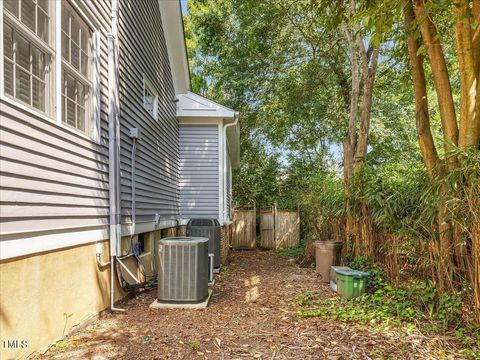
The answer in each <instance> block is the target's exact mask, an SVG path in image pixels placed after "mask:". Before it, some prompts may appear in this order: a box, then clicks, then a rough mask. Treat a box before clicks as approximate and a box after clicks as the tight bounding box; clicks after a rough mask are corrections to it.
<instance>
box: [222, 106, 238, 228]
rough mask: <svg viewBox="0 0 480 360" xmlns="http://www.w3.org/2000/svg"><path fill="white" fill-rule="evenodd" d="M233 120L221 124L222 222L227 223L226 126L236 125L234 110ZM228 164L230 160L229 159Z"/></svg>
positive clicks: (236, 115)
mask: <svg viewBox="0 0 480 360" xmlns="http://www.w3.org/2000/svg"><path fill="white" fill-rule="evenodd" d="M234 120H235V121H234V122H233V123H230V124H227V125H224V126H223V138H224V141H225V150H224V151H223V209H222V217H223V219H222V223H224V224H225V223H227V152H228V146H227V128H229V127H230V126H236V125H237V124H238V120H239V115H238V113H237V112H236V113H235V115H234ZM230 166H232V165H231V161H230Z"/></svg>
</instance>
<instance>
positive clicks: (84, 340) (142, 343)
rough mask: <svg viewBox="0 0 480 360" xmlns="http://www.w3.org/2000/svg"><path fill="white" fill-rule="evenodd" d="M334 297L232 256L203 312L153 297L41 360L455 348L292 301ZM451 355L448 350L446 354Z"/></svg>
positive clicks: (290, 272) (331, 355)
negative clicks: (311, 295) (300, 310)
mask: <svg viewBox="0 0 480 360" xmlns="http://www.w3.org/2000/svg"><path fill="white" fill-rule="evenodd" d="M307 291H314V292H316V293H320V295H321V296H325V297H330V296H332V293H331V291H330V289H329V288H328V287H327V286H326V285H323V284H322V283H321V282H320V281H319V279H318V278H317V276H316V274H315V271H314V270H313V269H311V268H302V267H299V266H298V265H297V264H296V263H295V262H294V261H293V259H291V258H286V257H281V256H279V255H277V254H275V253H274V252H268V251H234V252H232V253H231V254H230V256H229V259H228V264H227V265H226V266H225V269H224V271H223V272H222V275H221V276H219V277H218V278H217V281H216V284H215V286H214V294H213V297H212V301H211V302H210V305H209V307H208V308H206V309H201V310H185V309H170V310H165V309H162V310H159V309H150V308H149V307H148V306H149V305H150V304H151V303H152V302H153V301H154V299H155V297H156V291H155V290H154V289H153V290H148V291H145V292H143V293H141V294H138V295H137V297H136V298H134V299H131V300H129V301H128V302H127V303H126V304H124V305H123V306H124V307H125V308H126V309H127V311H126V312H125V313H114V314H110V313H109V314H106V315H104V316H102V317H101V319H100V320H98V321H97V322H96V323H94V324H93V325H91V326H90V327H88V328H86V329H85V330H84V331H83V332H81V333H79V334H76V335H75V336H73V337H70V338H69V339H67V340H65V341H64V342H62V343H61V346H59V345H57V346H54V347H52V348H51V349H50V350H49V351H48V352H47V353H46V354H45V355H43V356H42V357H41V358H43V359H97V360H99V359H331V360H335V359H437V358H442V359H445V358H452V359H453V358H458V357H455V356H454V355H449V354H450V353H449V350H448V349H449V348H451V344H449V343H448V341H447V340H445V339H438V338H431V337H426V336H423V335H422V334H419V333H415V332H412V333H411V334H408V335H405V334H404V333H401V332H398V331H397V330H395V329H394V328H393V329H391V330H388V331H387V330H375V329H374V328H373V327H369V326H362V325H360V324H358V325H357V324H346V323H342V322H338V321H334V320H331V319H325V318H321V317H313V318H300V317H298V316H297V315H296V312H295V311H296V305H295V304H294V303H293V302H292V300H293V299H295V298H297V297H298V296H301V295H303V294H305V293H306V292H307ZM446 349H447V350H446Z"/></svg>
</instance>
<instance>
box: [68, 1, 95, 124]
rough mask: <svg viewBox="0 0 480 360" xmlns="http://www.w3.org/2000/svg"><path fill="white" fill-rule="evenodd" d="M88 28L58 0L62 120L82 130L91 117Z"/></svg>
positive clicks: (71, 10)
mask: <svg viewBox="0 0 480 360" xmlns="http://www.w3.org/2000/svg"><path fill="white" fill-rule="evenodd" d="M92 34H93V32H92V30H91V29H89V27H88V25H87V23H86V22H85V21H84V20H83V19H82V18H81V17H80V15H79V14H78V13H77V12H76V11H75V10H74V9H73V8H72V7H71V6H70V5H69V3H68V2H67V1H63V2H62V121H63V122H64V123H66V124H68V125H70V126H73V127H75V128H77V129H78V130H81V131H83V132H85V133H88V132H89V129H90V121H91V110H90V101H89V99H90V96H91V90H92V81H91V76H90V67H91V55H90V54H91V44H92Z"/></svg>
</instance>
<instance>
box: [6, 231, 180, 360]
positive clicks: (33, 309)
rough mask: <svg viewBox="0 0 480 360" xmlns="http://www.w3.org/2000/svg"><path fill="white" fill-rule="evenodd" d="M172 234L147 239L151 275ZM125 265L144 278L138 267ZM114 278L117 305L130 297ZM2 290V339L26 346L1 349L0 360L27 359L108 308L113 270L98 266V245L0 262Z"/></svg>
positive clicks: (155, 234) (106, 249) (157, 233)
mask: <svg viewBox="0 0 480 360" xmlns="http://www.w3.org/2000/svg"><path fill="white" fill-rule="evenodd" d="M162 232H163V234H162ZM168 234H175V228H173V229H165V230H158V231H152V232H148V233H146V234H145V252H144V253H142V254H141V255H140V259H141V261H142V262H143V264H144V266H145V270H146V274H147V275H148V276H153V275H154V273H155V267H154V264H153V262H154V261H155V260H154V253H155V249H156V245H155V244H156V243H157V242H158V240H159V239H160V238H161V237H162V235H163V236H166V235H168ZM137 239H138V238H137V237H134V238H133V241H134V242H136V241H137ZM129 241H130V237H129V236H126V237H123V238H122V242H123V243H124V244H125V245H126V243H127V242H129ZM102 247H103V254H102V262H105V263H107V262H108V254H109V243H108V241H103V242H102ZM126 264H127V266H128V267H129V268H130V270H131V271H133V272H134V273H135V274H136V275H137V276H139V277H141V276H142V275H141V274H140V271H139V270H138V268H137V267H136V264H132V263H130V262H129V261H126ZM116 279H117V278H116V277H115V286H116V300H120V299H122V298H124V297H125V295H126V294H127V293H126V292H125V291H123V290H122V289H121V288H120V287H119V285H118V283H117V280H116ZM0 289H1V291H0V315H1V316H0V334H1V340H2V341H7V340H10V341H12V340H19V341H26V344H27V346H26V347H25V348H18V349H8V348H6V347H5V346H2V347H1V348H0V358H1V359H11V358H25V357H26V356H27V355H28V354H30V353H32V352H43V351H44V350H46V349H47V348H48V346H50V345H51V344H52V343H55V342H56V341H59V340H61V339H62V338H63V337H64V335H68V334H69V333H71V332H74V331H75V330H76V329H78V328H79V327H81V326H84V325H85V324H86V323H88V322H89V320H94V319H96V318H97V316H98V313H100V312H101V311H103V310H105V309H106V308H108V306H109V305H110V298H109V289H110V266H108V265H107V266H104V267H100V266H99V264H97V260H96V245H95V244H87V245H81V246H76V247H71V248H66V249H62V250H57V251H51V252H46V253H42V254H36V255H33V256H27V257H23V258H17V259H12V260H5V261H2V262H0Z"/></svg>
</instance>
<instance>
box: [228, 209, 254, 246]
mask: <svg viewBox="0 0 480 360" xmlns="http://www.w3.org/2000/svg"><path fill="white" fill-rule="evenodd" d="M256 216H257V214H256V211H255V207H253V208H250V209H248V208H247V209H235V211H234V212H233V234H232V248H234V249H255V248H256V247H257V241H256V240H257V236H256V221H257V220H256Z"/></svg>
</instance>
